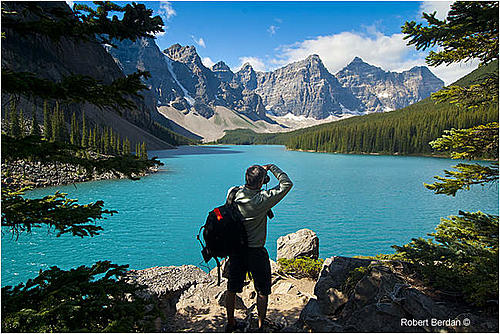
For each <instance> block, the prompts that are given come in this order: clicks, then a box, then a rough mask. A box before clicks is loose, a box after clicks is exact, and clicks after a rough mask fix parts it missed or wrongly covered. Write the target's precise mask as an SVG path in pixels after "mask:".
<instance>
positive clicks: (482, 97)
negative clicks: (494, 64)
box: [431, 73, 498, 109]
mask: <svg viewBox="0 0 500 334" xmlns="http://www.w3.org/2000/svg"><path fill="white" fill-rule="evenodd" d="M476 82H478V83H475V84H473V85H470V86H467V87H461V86H455V85H454V86H448V87H445V88H443V89H441V90H439V91H437V92H435V93H433V94H431V97H432V99H433V100H434V101H435V102H437V103H451V104H454V105H456V106H457V107H459V108H468V109H476V108H478V107H480V106H489V105H492V104H498V73H489V74H486V75H484V76H482V77H480V78H479V79H478V80H476Z"/></svg>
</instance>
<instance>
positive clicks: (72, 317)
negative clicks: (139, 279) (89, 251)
mask: <svg viewBox="0 0 500 334" xmlns="http://www.w3.org/2000/svg"><path fill="white" fill-rule="evenodd" d="M127 267H128V265H125V266H120V265H116V264H112V263H111V262H110V261H99V262H97V263H95V264H94V265H92V266H90V267H87V266H80V267H78V268H76V269H71V270H68V271H66V270H61V269H59V268H58V267H51V268H50V269H48V270H45V271H43V272H42V271H41V272H40V274H39V275H38V277H36V278H34V279H30V280H28V281H27V283H26V284H24V283H22V284H19V285H17V286H15V287H12V286H6V287H3V288H2V332H124V333H126V332H131V331H133V332H152V331H153V330H154V328H153V323H152V320H153V319H155V318H157V317H158V316H159V315H160V314H159V311H158V310H159V309H158V306H157V304H156V302H154V301H153V300H148V301H146V300H145V299H143V298H141V297H140V292H141V291H142V289H143V288H144V287H143V286H139V285H136V284H132V283H128V282H126V281H125V280H124V279H123V277H124V276H125V274H126V269H127ZM148 304H149V305H150V304H152V305H150V307H147V306H148ZM151 306H152V307H151Z"/></svg>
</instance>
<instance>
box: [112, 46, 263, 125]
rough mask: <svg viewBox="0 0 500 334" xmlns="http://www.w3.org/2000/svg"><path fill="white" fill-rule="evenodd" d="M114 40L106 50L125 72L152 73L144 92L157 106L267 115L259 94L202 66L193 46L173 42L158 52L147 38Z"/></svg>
mask: <svg viewBox="0 0 500 334" xmlns="http://www.w3.org/2000/svg"><path fill="white" fill-rule="evenodd" d="M114 43H115V44H116V45H117V46H118V48H111V47H108V48H107V50H108V52H109V53H110V54H111V55H112V56H113V58H114V59H115V61H116V63H117V64H119V66H120V67H121V68H122V69H123V71H124V72H125V74H129V73H132V72H135V71H136V70H137V69H140V70H147V71H149V72H150V73H151V78H149V79H148V80H147V81H146V82H147V84H148V85H149V86H150V87H151V90H150V92H148V93H147V95H151V94H152V95H153V96H148V97H149V99H154V100H155V101H156V105H157V106H172V107H174V108H176V109H177V110H190V109H193V110H194V111H195V112H196V113H198V114H200V115H202V116H203V117H205V118H210V117H211V116H213V114H214V110H215V106H224V107H227V108H229V109H232V110H235V111H237V112H239V113H241V114H244V115H246V116H249V117H250V118H251V119H264V118H265V117H266V115H265V108H264V105H263V104H262V99H261V98H260V96H258V95H257V94H256V93H254V92H252V91H249V90H247V89H245V88H244V87H243V86H242V85H241V84H237V83H234V82H231V81H225V80H223V78H222V79H221V78H220V77H219V74H218V72H217V71H212V70H210V69H209V68H207V67H205V65H203V63H202V62H201V58H200V56H199V55H198V54H197V52H196V49H195V47H194V46H181V45H179V44H174V45H172V46H171V47H169V48H168V49H166V50H163V52H161V51H160V49H159V48H158V46H157V45H156V43H155V42H154V40H153V39H149V38H143V39H139V40H137V41H136V42H131V41H127V40H125V41H122V42H118V41H115V42H114ZM222 67H223V66H222ZM221 71H222V70H221Z"/></svg>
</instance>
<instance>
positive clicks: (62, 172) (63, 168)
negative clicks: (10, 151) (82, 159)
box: [2, 160, 158, 189]
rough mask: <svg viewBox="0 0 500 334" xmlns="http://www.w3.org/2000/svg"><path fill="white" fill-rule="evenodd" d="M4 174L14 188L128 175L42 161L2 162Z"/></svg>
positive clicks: (5, 181) (122, 177) (152, 169)
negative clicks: (88, 172) (87, 170)
mask: <svg viewBox="0 0 500 334" xmlns="http://www.w3.org/2000/svg"><path fill="white" fill-rule="evenodd" d="M157 171H158V168H157V167H151V168H149V170H148V171H145V172H143V173H140V174H138V175H135V174H133V175H132V176H133V177H139V176H145V175H148V174H151V173H155V172H157ZM2 173H3V175H4V177H3V179H2V183H6V184H8V185H10V186H11V187H12V188H14V189H19V188H22V187H25V186H30V187H33V188H43V187H52V186H61V185H67V184H73V183H78V182H87V181H97V180H111V179H124V178H127V176H126V175H125V174H123V173H120V172H116V173H113V172H110V171H108V172H102V171H101V172H99V171H97V170H96V169H95V168H94V170H93V172H92V173H91V174H87V173H86V171H85V169H84V168H83V167H80V166H78V165H72V164H68V163H59V162H55V163H41V162H39V161H27V160H16V161H5V162H3V163H2Z"/></svg>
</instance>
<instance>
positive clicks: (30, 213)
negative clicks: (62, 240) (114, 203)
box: [2, 183, 117, 238]
mask: <svg viewBox="0 0 500 334" xmlns="http://www.w3.org/2000/svg"><path fill="white" fill-rule="evenodd" d="M25 190H27V188H24V189H20V190H14V189H11V188H10V187H9V185H7V184H5V183H2V227H6V228H8V229H9V231H10V232H11V233H12V234H13V235H15V236H16V238H18V237H19V235H20V234H21V233H23V232H27V233H31V231H32V229H33V228H39V227H42V226H47V228H48V229H49V231H51V230H55V231H57V236H58V237H59V236H61V235H62V234H65V233H71V234H72V235H73V236H79V237H85V236H90V237H93V236H94V235H98V234H99V231H101V230H102V227H100V226H97V225H95V221H96V220H97V219H102V218H103V215H113V214H114V213H117V211H114V210H105V209H103V206H104V202H103V201H97V202H95V203H90V204H85V205H80V204H77V203H76V202H77V200H74V199H68V198H66V194H63V193H59V192H56V193H55V194H54V195H49V196H45V197H43V198H36V199H27V198H24V197H23V195H24V191H25Z"/></svg>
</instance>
